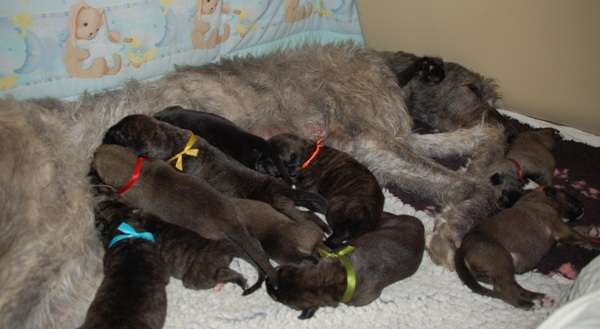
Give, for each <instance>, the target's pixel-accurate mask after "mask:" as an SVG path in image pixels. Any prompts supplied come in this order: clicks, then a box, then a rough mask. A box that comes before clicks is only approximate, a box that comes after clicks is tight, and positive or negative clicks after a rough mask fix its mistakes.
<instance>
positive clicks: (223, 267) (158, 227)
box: [94, 195, 248, 294]
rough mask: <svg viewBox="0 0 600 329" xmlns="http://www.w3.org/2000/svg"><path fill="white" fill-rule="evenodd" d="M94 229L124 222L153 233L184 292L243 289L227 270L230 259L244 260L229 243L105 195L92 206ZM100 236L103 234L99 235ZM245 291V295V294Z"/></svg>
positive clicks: (240, 279)
mask: <svg viewBox="0 0 600 329" xmlns="http://www.w3.org/2000/svg"><path fill="white" fill-rule="evenodd" d="M94 214H95V223H96V228H97V229H98V231H100V232H104V231H106V228H110V227H112V226H114V225H115V223H119V222H120V221H122V220H123V219H127V222H128V223H129V224H132V225H134V224H135V226H139V227H143V228H144V230H146V231H149V232H153V234H154V237H155V239H156V247H157V248H158V251H159V253H160V255H161V256H162V259H163V260H164V262H165V263H166V265H167V268H168V270H169V273H170V275H171V276H172V277H174V278H176V279H180V280H181V281H182V283H183V286H184V287H186V288H188V289H210V288H213V287H214V286H215V285H217V284H219V283H229V282H231V283H235V284H237V285H238V286H240V287H241V288H242V289H246V288H247V286H246V279H245V278H244V277H243V276H242V275H241V274H240V273H238V272H236V271H234V270H232V269H230V268H229V264H230V263H231V260H232V259H233V257H240V258H245V259H246V260H248V257H247V256H246V255H245V254H244V253H240V252H239V248H237V247H236V246H235V245H234V244H232V243H231V242H230V241H229V240H208V239H205V238H203V237H201V236H200V235H198V234H197V233H194V232H192V231H190V230H186V229H184V228H181V227H179V226H177V225H173V224H170V223H167V222H164V221H163V220H161V219H160V218H159V217H158V216H155V215H153V214H151V213H148V212H143V211H142V210H141V209H137V208H134V207H130V206H128V205H127V204H125V203H123V202H122V201H119V200H118V199H117V196H116V195H114V196H107V198H106V199H105V200H104V201H99V202H98V203H96V205H95V207H94ZM103 235H104V234H103ZM247 293H248V292H247V290H245V294H247Z"/></svg>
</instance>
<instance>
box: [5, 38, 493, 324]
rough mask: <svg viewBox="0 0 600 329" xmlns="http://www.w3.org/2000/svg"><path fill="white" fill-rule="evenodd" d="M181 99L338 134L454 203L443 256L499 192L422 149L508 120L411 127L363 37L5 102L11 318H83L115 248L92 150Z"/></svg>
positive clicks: (388, 176)
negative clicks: (96, 196) (94, 179)
mask: <svg viewBox="0 0 600 329" xmlns="http://www.w3.org/2000/svg"><path fill="white" fill-rule="evenodd" d="M175 104H179V105H181V106H183V107H185V108H195V109H202V110H205V111H210V112H214V113H217V114H220V115H222V116H225V117H227V118H229V119H231V120H232V121H234V122H236V123H237V124H239V125H241V126H242V127H245V128H247V129H249V130H250V131H252V132H254V133H256V134H258V135H261V136H263V137H268V136H271V135H274V134H277V133H282V132H291V133H296V134H299V135H301V136H303V137H305V138H314V137H315V135H326V136H327V143H328V144H329V145H331V146H334V147H337V148H339V149H341V150H344V151H346V152H349V153H351V154H352V155H354V156H355V157H356V158H357V159H358V160H359V161H361V162H363V163H365V164H366V165H367V166H368V167H369V168H370V169H371V170H372V171H373V172H374V174H375V175H376V176H377V178H378V179H379V180H380V181H381V183H384V184H385V183H389V182H391V183H394V184H397V185H399V186H401V187H402V188H403V189H405V190H407V191H409V192H414V193H418V194H419V195H422V196H424V197H427V198H431V199H433V200H436V201H437V202H438V203H440V204H442V205H444V206H446V207H447V209H446V210H445V211H444V212H443V213H442V215H441V216H440V217H439V218H438V223H437V224H436V231H435V233H434V236H433V238H432V240H431V244H432V246H435V247H436V248H431V250H438V251H439V253H436V252H433V253H432V254H431V255H432V257H433V258H434V259H435V260H436V261H437V262H438V263H441V264H445V263H446V261H445V260H446V259H447V257H448V254H451V253H452V251H453V250H454V249H455V246H454V245H455V243H456V242H457V241H458V240H459V239H460V237H461V236H462V234H463V232H466V229H468V228H469V227H470V226H471V225H472V222H473V220H475V219H477V218H479V217H483V216H484V215H485V214H484V213H486V212H487V211H488V210H489V209H490V207H492V206H493V204H494V202H495V200H494V198H495V197H494V196H493V192H492V191H491V190H490V188H489V187H488V186H487V185H486V184H483V183H480V182H478V181H477V180H475V179H471V178H467V177H466V175H464V174H462V173H459V172H454V171H450V170H447V169H446V168H444V167H442V166H440V165H438V164H436V163H435V162H433V161H432V160H430V159H429V158H428V157H427V156H425V155H423V154H426V155H432V154H433V155H435V154H436V153H437V151H436V150H439V149H440V148H441V149H443V152H442V153H444V154H448V153H453V152H454V153H457V154H463V155H470V152H471V151H472V150H475V149H480V146H481V145H485V144H486V143H496V142H498V141H497V139H498V138H499V136H500V135H502V134H501V133H497V131H498V128H495V127H489V126H487V125H476V126H475V127H473V128H469V129H459V130H456V131H454V132H450V133H442V134H439V135H435V134H434V135H429V136H427V137H426V138H422V137H421V136H419V135H413V134H411V127H412V123H411V118H410V116H409V114H408V112H407V109H406V107H405V102H404V99H403V92H402V90H401V89H400V88H399V87H398V85H397V84H396V80H395V76H394V73H393V72H392V71H391V70H390V69H389V67H388V66H387V65H386V64H385V62H384V61H383V59H382V58H381V57H380V56H379V55H378V53H377V52H375V51H372V50H367V49H362V48H357V47H354V46H352V45H342V46H326V47H316V46H308V47H305V48H301V49H299V50H297V51H290V52H282V53H277V54H273V55H268V56H266V57H263V58H254V59H251V58H248V59H237V60H232V61H224V62H222V63H221V64H214V65H207V66H203V67H197V68H182V69H180V70H178V71H177V72H175V73H173V74H171V75H169V76H167V77H165V78H162V79H160V80H157V81H153V82H145V83H136V82H132V83H129V84H128V85H127V86H126V87H125V88H124V89H121V90H117V91H111V92H105V93H101V94H97V95H93V96H92V95H85V96H83V97H82V98H81V99H80V100H79V101H75V102H65V101H59V100H54V99H40V100H35V101H15V100H11V99H5V100H0V137H1V138H0V147H1V150H2V157H0V170H1V171H0V184H1V186H2V189H0V200H1V201H2V205H3V206H2V209H0V221H1V224H2V225H0V291H2V293H1V294H0V327H2V328H73V327H76V326H77V325H78V324H80V323H81V322H82V321H83V319H84V316H85V312H86V309H87V307H88V305H89V303H90V302H91V300H92V298H93V296H94V292H95V289H96V288H97V287H98V285H99V283H100V280H101V257H102V254H103V251H102V248H101V246H100V243H99V241H98V239H97V238H96V237H95V231H94V226H93V215H92V203H93V199H92V196H91V193H90V190H89V186H88V182H87V179H86V174H87V172H88V170H89V164H90V160H91V155H92V152H93V150H94V149H95V148H96V147H97V146H98V145H99V144H100V141H101V140H102V135H103V133H104V132H105V130H106V129H107V128H109V127H110V126H111V125H113V124H114V123H116V122H117V121H118V120H120V119H121V118H122V117H124V116H125V115H128V114H132V113H145V114H152V113H154V112H157V111H159V110H161V109H163V108H164V107H166V106H170V105H175ZM490 136H491V137H490ZM438 224H439V225H438ZM432 246H430V247H432Z"/></svg>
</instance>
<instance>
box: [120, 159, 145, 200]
mask: <svg viewBox="0 0 600 329" xmlns="http://www.w3.org/2000/svg"><path fill="white" fill-rule="evenodd" d="M145 159H146V158H144V157H138V158H137V162H136V164H135V168H134V169H133V175H131V178H129V181H127V183H126V184H125V185H123V186H122V187H121V188H120V189H119V190H118V191H117V194H119V195H121V194H123V193H125V192H127V191H129V189H131V188H132V187H133V185H135V182H137V180H138V178H140V172H141V171H142V164H143V163H144V160H145Z"/></svg>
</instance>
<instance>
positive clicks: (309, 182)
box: [269, 134, 385, 248]
mask: <svg viewBox="0 0 600 329" xmlns="http://www.w3.org/2000/svg"><path fill="white" fill-rule="evenodd" d="M269 144H271V145H272V147H273V150H274V151H275V152H276V153H277V155H278V156H279V158H280V159H281V161H282V162H283V164H284V165H285V166H286V167H287V170H288V174H289V176H290V179H291V180H292V181H293V182H294V184H296V185H297V186H298V187H299V188H301V189H303V190H307V191H311V192H316V193H319V194H321V195H323V196H324V197H325V198H326V199H327V202H328V204H329V207H328V208H327V222H328V223H329V226H331V228H332V230H333V233H332V235H331V236H330V237H329V238H328V239H327V244H328V245H329V246H330V247H332V248H335V247H337V246H340V245H341V244H342V243H343V242H344V241H348V240H351V239H354V238H355V237H358V236H359V235H361V234H363V233H366V232H368V231H371V230H372V229H373V228H375V226H376V225H377V221H378V220H379V218H380V217H381V213H382V212H383V202H384V200H385V198H384V196H383V193H382V192H381V187H380V186H379V183H378V182H377V179H376V178H375V176H373V174H372V173H371V172H370V171H369V169H367V168H366V167H365V166H363V165H362V164H361V163H359V162H358V161H356V160H355V159H354V158H352V157H351V156H350V155H349V154H347V153H345V152H342V151H339V150H336V149H334V148H331V147H328V146H322V147H321V146H319V151H318V154H316V157H315V158H314V159H313V160H312V161H310V163H307V161H308V160H307V159H309V158H310V157H311V156H312V155H313V152H315V150H316V144H315V143H314V142H312V141H309V140H307V139H303V138H300V137H298V136H295V135H292V134H280V135H276V136H273V137H272V138H271V139H269Z"/></svg>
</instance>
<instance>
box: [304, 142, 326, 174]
mask: <svg viewBox="0 0 600 329" xmlns="http://www.w3.org/2000/svg"><path fill="white" fill-rule="evenodd" d="M322 147H323V139H322V138H319V139H317V142H316V143H315V150H314V151H313V152H312V154H311V155H310V157H308V159H307V160H306V161H304V163H303V164H302V167H301V168H302V169H306V168H308V166H310V163H311V162H313V161H314V160H315V159H316V158H317V155H319V153H321V148H322Z"/></svg>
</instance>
